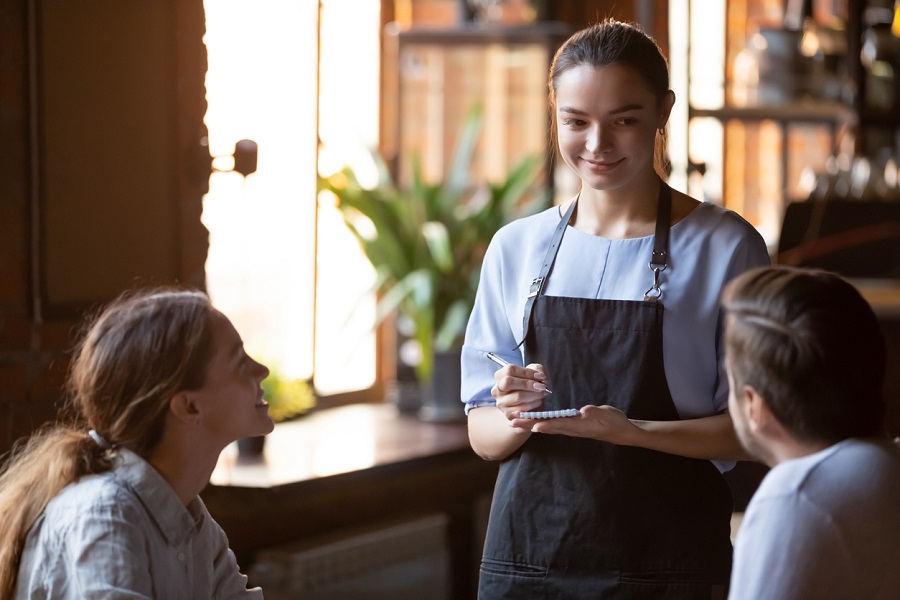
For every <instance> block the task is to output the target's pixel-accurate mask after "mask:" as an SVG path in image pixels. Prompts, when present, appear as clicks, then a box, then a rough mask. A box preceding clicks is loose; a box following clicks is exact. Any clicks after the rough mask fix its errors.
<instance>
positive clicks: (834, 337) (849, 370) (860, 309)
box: [723, 267, 886, 443]
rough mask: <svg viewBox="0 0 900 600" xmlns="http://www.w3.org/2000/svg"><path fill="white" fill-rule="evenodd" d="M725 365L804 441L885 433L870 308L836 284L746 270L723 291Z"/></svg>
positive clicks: (879, 350)
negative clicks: (751, 388) (757, 393)
mask: <svg viewBox="0 0 900 600" xmlns="http://www.w3.org/2000/svg"><path fill="white" fill-rule="evenodd" d="M723 306H724V309H725V311H726V330H725V347H726V361H727V364H728V366H729V369H730V370H731V373H732V376H733V379H734V381H733V383H734V385H735V386H736V388H737V389H739V388H741V387H743V386H744V385H749V386H751V387H753V388H754V389H755V390H756V391H757V392H759V394H760V395H761V396H762V397H763V399H764V400H765V402H766V405H767V406H768V407H769V409H770V410H771V411H772V413H773V414H774V415H775V417H776V418H777V419H778V421H779V422H780V423H781V424H782V425H783V426H784V427H785V428H786V429H787V430H788V431H789V432H790V433H791V434H792V435H794V436H796V437H797V438H798V439H800V440H804V441H825V442H829V443H835V442H838V441H840V440H843V439H846V438H850V437H866V436H874V435H880V434H883V433H884V399H883V397H882V388H883V383H884V374H885V360H886V359H885V352H886V351H885V343H884V337H883V335H882V333H881V328H880V326H879V324H878V320H877V318H876V316H875V313H874V312H873V311H872V308H871V307H870V306H869V304H868V303H867V302H866V300H865V299H864V298H863V297H862V296H861V295H860V293H859V292H858V291H857V290H856V289H855V288H854V287H853V286H852V285H851V284H849V283H848V282H846V281H844V280H843V279H841V278H840V277H839V276H837V275H835V274H833V273H828V272H825V271H815V270H807V269H797V268H791V267H763V268H758V269H753V270H751V271H748V272H746V273H743V274H742V275H740V276H738V277H737V278H735V280H733V281H732V282H731V283H729V285H728V286H727V287H726V289H725V293H724V301H723Z"/></svg>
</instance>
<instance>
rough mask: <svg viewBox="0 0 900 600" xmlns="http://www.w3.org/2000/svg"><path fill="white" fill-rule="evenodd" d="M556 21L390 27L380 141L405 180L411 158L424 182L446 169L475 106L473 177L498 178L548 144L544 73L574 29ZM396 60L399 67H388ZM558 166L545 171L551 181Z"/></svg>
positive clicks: (548, 182)
mask: <svg viewBox="0 0 900 600" xmlns="http://www.w3.org/2000/svg"><path fill="white" fill-rule="evenodd" d="M571 31H572V30H571V28H570V27H569V26H568V25H566V24H563V23H558V22H539V23H535V24H527V25H518V26H501V25H493V24H475V23H467V24H464V25H459V26H457V27H452V28H433V27H413V28H409V29H405V30H402V29H400V28H398V27H396V26H388V28H387V30H386V39H385V61H384V64H385V65H386V74H385V76H386V78H387V79H388V81H386V82H385V86H384V88H385V91H386V95H385V107H384V111H385V120H384V122H385V123H393V124H395V126H394V128H393V129H392V130H388V131H385V132H384V134H383V139H382V148H383V151H384V154H385V156H386V157H388V159H389V161H390V163H391V166H392V169H393V171H394V173H395V174H396V175H397V178H398V179H399V181H401V182H402V183H404V184H408V183H409V181H410V178H411V167H412V164H413V158H414V157H416V156H418V157H419V159H421V161H422V173H423V176H424V177H425V179H426V180H428V181H430V182H436V181H438V180H440V179H442V178H443V177H445V176H446V175H447V173H448V171H449V169H450V160H451V158H452V156H453V151H454V148H455V144H456V141H457V137H458V134H459V132H460V130H461V127H462V125H463V123H464V121H465V119H466V116H467V115H468V114H469V111H471V110H472V107H473V106H474V105H475V104H480V105H481V107H482V110H483V115H484V120H483V126H482V131H481V137H480V139H479V142H478V146H477V147H476V150H475V155H474V159H473V164H472V171H471V173H470V179H471V181H473V182H483V181H496V180H499V179H502V178H504V177H505V174H506V172H507V171H508V170H509V169H510V168H511V167H512V166H513V165H514V164H515V163H516V162H518V161H519V160H521V159H522V158H524V157H525V156H528V155H541V156H543V155H545V154H546V152H547V148H548V143H549V140H548V130H549V122H548V114H547V72H548V69H549V66H550V62H551V60H552V59H553V54H554V53H555V52H556V49H557V48H558V47H559V46H560V45H561V44H562V42H564V41H565V40H566V38H567V37H568V36H569V35H570V33H571ZM392 65H393V66H392ZM553 179H554V174H553V173H552V171H550V170H547V171H546V172H545V173H544V177H543V179H542V181H543V183H544V184H545V185H546V186H547V187H548V189H551V186H552V184H553Z"/></svg>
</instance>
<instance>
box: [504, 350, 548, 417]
mask: <svg viewBox="0 0 900 600" xmlns="http://www.w3.org/2000/svg"><path fill="white" fill-rule="evenodd" d="M546 381H547V376H546V375H544V367H543V365H539V364H536V363H535V364H530V365H528V366H525V367H520V366H519V365H513V364H507V365H506V366H504V367H502V368H501V369H500V370H499V371H497V372H496V373H494V387H492V388H491V396H493V397H494V399H495V400H496V401H497V408H499V409H500V410H501V411H503V414H504V415H506V418H507V419H509V420H513V419H515V418H517V417H518V416H519V413H520V412H525V411H530V410H536V409H538V408H540V407H541V405H542V404H543V403H544V397H545V396H546V395H547V394H549V393H550V391H549V390H548V389H547V386H546V384H545V382H546Z"/></svg>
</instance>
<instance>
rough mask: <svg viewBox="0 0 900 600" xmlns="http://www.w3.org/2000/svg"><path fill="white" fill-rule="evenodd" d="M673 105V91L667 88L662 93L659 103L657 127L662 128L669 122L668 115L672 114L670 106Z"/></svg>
mask: <svg viewBox="0 0 900 600" xmlns="http://www.w3.org/2000/svg"><path fill="white" fill-rule="evenodd" d="M673 106H675V92H673V91H672V90H669V91H667V92H666V93H665V95H663V97H662V100H660V103H659V111H660V112H659V123H658V124H657V127H656V128H657V129H662V128H664V127H665V126H666V123H668V122H669V115H671V114H672V107H673Z"/></svg>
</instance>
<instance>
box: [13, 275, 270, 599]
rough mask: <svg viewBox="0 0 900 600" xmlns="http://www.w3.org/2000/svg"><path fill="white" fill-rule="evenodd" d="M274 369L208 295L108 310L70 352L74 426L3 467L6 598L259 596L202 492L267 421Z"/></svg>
mask: <svg viewBox="0 0 900 600" xmlns="http://www.w3.org/2000/svg"><path fill="white" fill-rule="evenodd" d="M268 373H269V371H268V369H266V367H265V366H263V365H261V364H259V363H258V362H256V361H254V360H253V359H252V358H250V357H249V356H247V354H246V353H245V352H244V348H243V343H242V342H241V338H240V336H239V335H238V333H237V331H235V329H234V327H233V326H232V325H231V323H230V322H229V321H228V319H227V318H226V317H225V316H224V315H223V314H222V313H220V312H219V311H217V310H215V309H214V308H213V307H212V306H211V305H210V303H209V299H208V298H207V297H206V296H205V295H204V294H202V293H200V292H195V291H187V290H168V289H167V290H156V291H147V292H142V293H137V294H131V295H126V296H123V297H122V298H120V299H119V300H117V301H116V302H114V303H112V304H111V305H110V306H109V307H108V308H106V309H105V310H104V311H103V312H102V313H101V314H100V315H99V316H98V317H97V318H96V319H95V320H94V321H93V323H92V324H91V325H90V327H89V328H88V329H87V330H86V333H85V335H84V337H83V340H82V342H81V345H80V347H79V349H78V352H77V354H76V356H75V358H74V360H73V361H72V365H71V369H70V373H69V380H68V385H69V392H70V395H71V399H72V401H73V403H74V406H75V408H76V410H77V412H78V418H77V420H76V422H74V423H73V424H65V425H64V424H58V425H55V426H53V427H52V428H49V429H46V430H44V431H43V432H40V433H37V434H35V435H34V436H32V438H31V439H30V440H29V441H28V443H27V445H26V446H25V447H24V448H23V449H22V450H21V451H20V452H18V453H17V454H14V456H13V457H12V458H11V459H10V460H9V461H8V462H7V464H6V466H5V468H4V471H3V474H2V476H0V514H2V515H3V517H2V519H0V598H4V599H5V598H12V597H15V598H72V599H75V598H112V597H115V598H167V599H175V598H185V599H192V598H262V592H261V591H260V590H259V588H255V589H251V590H248V589H247V578H246V577H245V576H244V575H242V574H241V573H240V572H239V570H238V565H237V563H236V561H235V557H234V554H233V553H232V552H231V550H230V549H229V548H228V540H227V539H226V537H225V533H224V532H223V531H222V529H221V528H220V527H219V526H218V524H217V523H216V522H215V521H214V520H213V519H212V517H211V516H210V515H209V513H208V512H207V510H206V507H205V506H204V504H203V502H202V500H200V498H199V495H198V494H199V493H200V491H201V490H202V489H203V488H204V487H205V486H206V485H207V483H208V482H209V478H210V475H211V474H212V471H213V469H214V468H215V466H216V461H217V460H218V457H219V453H220V452H221V451H222V449H223V448H225V446H226V445H227V444H229V443H230V442H232V441H234V440H236V439H238V438H241V437H246V436H255V435H263V434H265V433H268V432H270V431H272V428H273V427H274V424H273V422H272V419H271V418H270V417H269V415H268V405H267V404H266V403H265V401H264V400H263V399H262V389H261V387H260V383H261V382H262V380H263V379H264V378H265V377H266V376H267V375H268Z"/></svg>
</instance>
